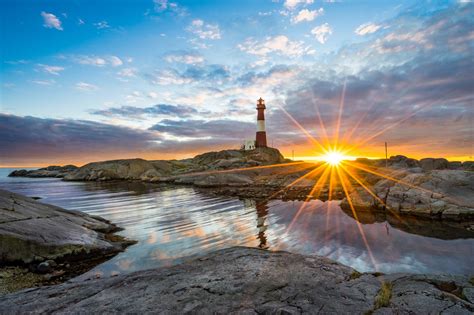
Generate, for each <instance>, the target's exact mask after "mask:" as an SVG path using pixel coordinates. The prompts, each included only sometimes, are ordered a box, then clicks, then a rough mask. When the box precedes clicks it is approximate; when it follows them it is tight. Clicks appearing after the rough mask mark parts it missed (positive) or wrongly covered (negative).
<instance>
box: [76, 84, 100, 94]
mask: <svg viewBox="0 0 474 315" xmlns="http://www.w3.org/2000/svg"><path fill="white" fill-rule="evenodd" d="M76 89H77V90H80V91H84V92H91V91H97V90H98V89H99V88H98V87H97V86H96V85H94V84H90V83H86V82H78V83H76Z"/></svg>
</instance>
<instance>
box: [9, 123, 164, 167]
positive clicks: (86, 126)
mask: <svg viewBox="0 0 474 315" xmlns="http://www.w3.org/2000/svg"><path fill="white" fill-rule="evenodd" d="M155 140H159V138H158V136H157V135H156V134H155V133H153V132H149V131H146V130H136V129H130V128H126V127H122V126H114V125H109V124H103V123H98V122H93V121H87V120H73V119H42V118H36V117H31V116H25V117H21V116H15V115H5V114H0V147H1V148H2V150H0V160H2V162H3V163H11V164H18V163H19V162H20V161H25V162H28V161H29V162H30V163H37V162H38V161H39V160H41V159H43V161H45V162H47V163H54V162H56V161H58V160H60V159H63V158H69V159H73V160H75V161H78V160H81V159H82V160H85V161H92V160H93V159H94V157H92V156H91V155H93V154H95V155H97V156H102V157H103V156H104V155H105V154H115V156H116V157H117V155H120V154H127V155H132V156H137V152H143V151H145V150H147V149H150V148H153V144H154V141H155ZM134 151H135V152H134ZM97 156H96V157H95V158H97Z"/></svg>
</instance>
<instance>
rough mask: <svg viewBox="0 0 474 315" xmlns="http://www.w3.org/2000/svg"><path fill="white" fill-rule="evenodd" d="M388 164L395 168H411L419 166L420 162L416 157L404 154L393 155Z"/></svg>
mask: <svg viewBox="0 0 474 315" xmlns="http://www.w3.org/2000/svg"><path fill="white" fill-rule="evenodd" d="M388 165H389V166H390V167H394V168H411V167H418V166H419V162H418V161H417V160H415V159H410V158H407V157H406V156H403V155H396V156H391V157H390V159H389V160H388Z"/></svg>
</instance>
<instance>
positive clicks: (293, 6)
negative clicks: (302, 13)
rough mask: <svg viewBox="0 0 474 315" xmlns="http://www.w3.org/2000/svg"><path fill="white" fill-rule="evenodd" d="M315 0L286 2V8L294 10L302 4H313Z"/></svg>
mask: <svg viewBox="0 0 474 315" xmlns="http://www.w3.org/2000/svg"><path fill="white" fill-rule="evenodd" d="M313 2H314V0H285V3H284V6H285V8H287V9H288V10H294V9H296V8H297V7H298V6H299V5H302V4H312V3H313Z"/></svg>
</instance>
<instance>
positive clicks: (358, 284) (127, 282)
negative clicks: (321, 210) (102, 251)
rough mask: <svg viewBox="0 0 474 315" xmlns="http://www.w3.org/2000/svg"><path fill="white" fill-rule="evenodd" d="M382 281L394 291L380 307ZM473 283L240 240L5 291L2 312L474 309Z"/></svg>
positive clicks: (399, 311) (460, 311)
mask: <svg viewBox="0 0 474 315" xmlns="http://www.w3.org/2000/svg"><path fill="white" fill-rule="evenodd" d="M384 282H385V283H386V282H389V283H390V284H391V287H392V289H391V290H392V292H391V293H392V296H391V298H389V300H388V302H387V303H386V304H382V306H379V307H378V308H377V307H375V306H374V305H375V300H376V299H378V296H379V294H380V291H381V287H382V283H384ZM472 287H473V286H472V284H470V283H469V279H468V277H450V276H433V277H430V276H420V275H402V274H400V275H390V276H377V275H374V274H359V273H357V272H355V271H354V270H353V269H351V268H349V267H346V266H344V265H341V264H339V263H336V262H334V261H331V260H329V259H326V258H323V257H317V256H303V255H298V254H291V253H287V252H269V251H265V250H260V249H254V248H244V247H234V248H230V249H225V250H220V251H217V252H214V253H212V254H210V255H208V256H206V257H204V258H200V259H196V260H193V261H190V262H187V263H184V264H181V265H178V266H173V267H167V268H159V269H153V270H146V271H139V272H135V273H131V274H127V275H120V276H117V277H112V278H104V279H95V280H88V281H84V282H67V283H64V284H61V285H56V286H51V287H42V288H38V289H28V290H25V291H22V292H18V293H14V294H10V295H6V296H3V297H0V313H3V314H19V313H63V314H65V313H67V314H79V313H81V314H89V313H96V314H103V313H134V314H142V313H167V314H181V313H202V314H211V313H219V314H228V313H244V314H255V313H279V314H283V313H285V314H286V313H289V314H298V313H321V314H365V313H368V312H369V313H370V312H375V313H380V314H408V313H417V314H420V313H435V314H437V313H440V312H443V311H444V312H447V313H450V314H456V313H457V314H470V313H471V312H472V311H473V310H474V307H473V304H472V303H471V302H472V301H471V302H470V301H469V300H468V299H467V298H466V297H464V296H462V294H461V293H462V292H463V290H464V291H466V293H469V292H472ZM459 290H461V291H459ZM469 290H471V291H469ZM460 292H461V293H460ZM458 295H459V296H462V298H460V297H458ZM471 296H472V295H471Z"/></svg>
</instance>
